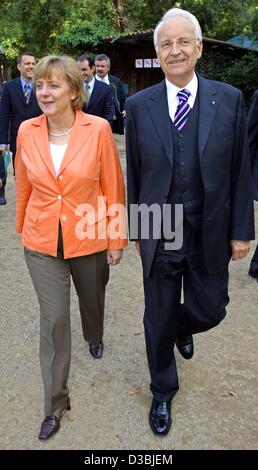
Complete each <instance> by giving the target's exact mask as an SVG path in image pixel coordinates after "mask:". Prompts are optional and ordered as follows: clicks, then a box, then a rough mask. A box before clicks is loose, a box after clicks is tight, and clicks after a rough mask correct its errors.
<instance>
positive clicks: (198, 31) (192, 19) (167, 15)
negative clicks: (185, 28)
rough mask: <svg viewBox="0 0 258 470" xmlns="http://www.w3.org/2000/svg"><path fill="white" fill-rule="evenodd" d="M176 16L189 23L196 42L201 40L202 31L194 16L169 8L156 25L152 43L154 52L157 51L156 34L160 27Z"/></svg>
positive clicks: (179, 9) (178, 9)
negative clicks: (192, 28)
mask: <svg viewBox="0 0 258 470" xmlns="http://www.w3.org/2000/svg"><path fill="white" fill-rule="evenodd" d="M176 16H181V17H183V18H185V19H186V20H188V21H189V23H191V24H192V25H193V27H194V31H195V36H196V40H197V41H201V40H202V30H201V26H200V23H199V21H198V20H197V18H196V16H194V15H193V14H192V13H190V12H189V11H186V10H182V9H181V8H171V9H170V10H168V11H167V12H166V13H165V14H164V15H163V17H162V18H161V20H160V22H159V23H158V24H157V26H156V28H155V30H154V34H153V41H154V46H155V49H156V51H157V50H158V32H159V30H160V28H161V26H162V25H163V24H164V23H165V21H167V20H169V19H170V18H174V17H176Z"/></svg>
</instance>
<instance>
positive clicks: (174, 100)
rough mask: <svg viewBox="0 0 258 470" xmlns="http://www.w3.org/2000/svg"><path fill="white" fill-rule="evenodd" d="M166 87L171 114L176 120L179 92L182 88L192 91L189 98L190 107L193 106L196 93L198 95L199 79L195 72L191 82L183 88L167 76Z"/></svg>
mask: <svg viewBox="0 0 258 470" xmlns="http://www.w3.org/2000/svg"><path fill="white" fill-rule="evenodd" d="M166 87H167V99H168V110H169V116H170V118H171V119H172V121H173V122H174V117H175V114H176V109H177V105H178V103H179V98H178V96H177V93H178V92H179V91H180V90H183V89H184V88H186V89H187V90H188V91H189V92H190V93H191V95H190V96H189V98H188V103H189V105H190V107H191V108H193V106H194V102H195V99H196V95H197V90H198V79H197V76H196V74H194V76H193V78H192V80H191V81H190V82H189V83H187V85H186V86H184V87H183V88H178V87H177V86H175V85H173V83H171V82H169V81H168V79H167V78H166Z"/></svg>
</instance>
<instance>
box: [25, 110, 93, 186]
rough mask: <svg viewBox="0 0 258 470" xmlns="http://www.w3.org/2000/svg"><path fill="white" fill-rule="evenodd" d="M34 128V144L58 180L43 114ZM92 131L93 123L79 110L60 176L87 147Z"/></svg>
mask: <svg viewBox="0 0 258 470" xmlns="http://www.w3.org/2000/svg"><path fill="white" fill-rule="evenodd" d="M33 126H34V128H33V129H32V136H33V140H34V143H35V145H36V147H37V149H38V151H39V153H40V156H41V158H42V160H43V161H44V163H45V165H46V167H47V168H48V170H49V171H50V173H52V175H53V176H54V178H55V179H56V174H55V170H54V166H53V162H52V158H51V155H50V149H49V139H48V126H47V118H46V116H45V115H44V114H43V115H41V116H38V117H37V118H35V119H34V120H33ZM83 128H84V129H86V132H82V129H83ZM92 130H93V127H92V122H91V120H90V119H89V117H88V116H87V114H85V113H83V112H82V111H79V110H78V111H76V115H75V122H74V126H73V130H72V133H71V137H70V140H69V143H68V146H67V149H66V152H65V155H64V158H63V161H62V164H61V167H60V171H59V175H60V174H61V173H62V172H63V171H64V169H65V168H66V167H67V166H68V165H69V163H70V162H71V161H72V160H73V159H74V158H75V156H76V155H77V154H78V152H79V151H80V150H81V148H82V147H83V146H84V145H85V143H86V141H87V140H88V138H89V136H90V135H91V133H92Z"/></svg>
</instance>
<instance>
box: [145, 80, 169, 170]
mask: <svg viewBox="0 0 258 470" xmlns="http://www.w3.org/2000/svg"><path fill="white" fill-rule="evenodd" d="M148 108H149V111H150V114H151V118H152V121H153V123H154V126H155V128H156V131H157V133H158V136H159V138H160V140H161V142H162V145H163V147H164V150H165V153H166V155H167V158H168V160H169V161H170V164H171V165H172V162H173V144H172V133H171V125H170V117H169V111H168V101H167V90H166V83H165V80H163V81H162V82H161V83H159V84H158V85H156V86H155V87H153V94H152V96H150V98H149V102H148Z"/></svg>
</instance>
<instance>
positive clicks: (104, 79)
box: [95, 74, 109, 84]
mask: <svg viewBox="0 0 258 470" xmlns="http://www.w3.org/2000/svg"><path fill="white" fill-rule="evenodd" d="M95 78H96V79H97V80H99V81H100V82H104V83H107V84H109V79H108V75H105V77H104V78H103V79H102V78H101V77H100V76H99V75H97V74H96V75H95Z"/></svg>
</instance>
